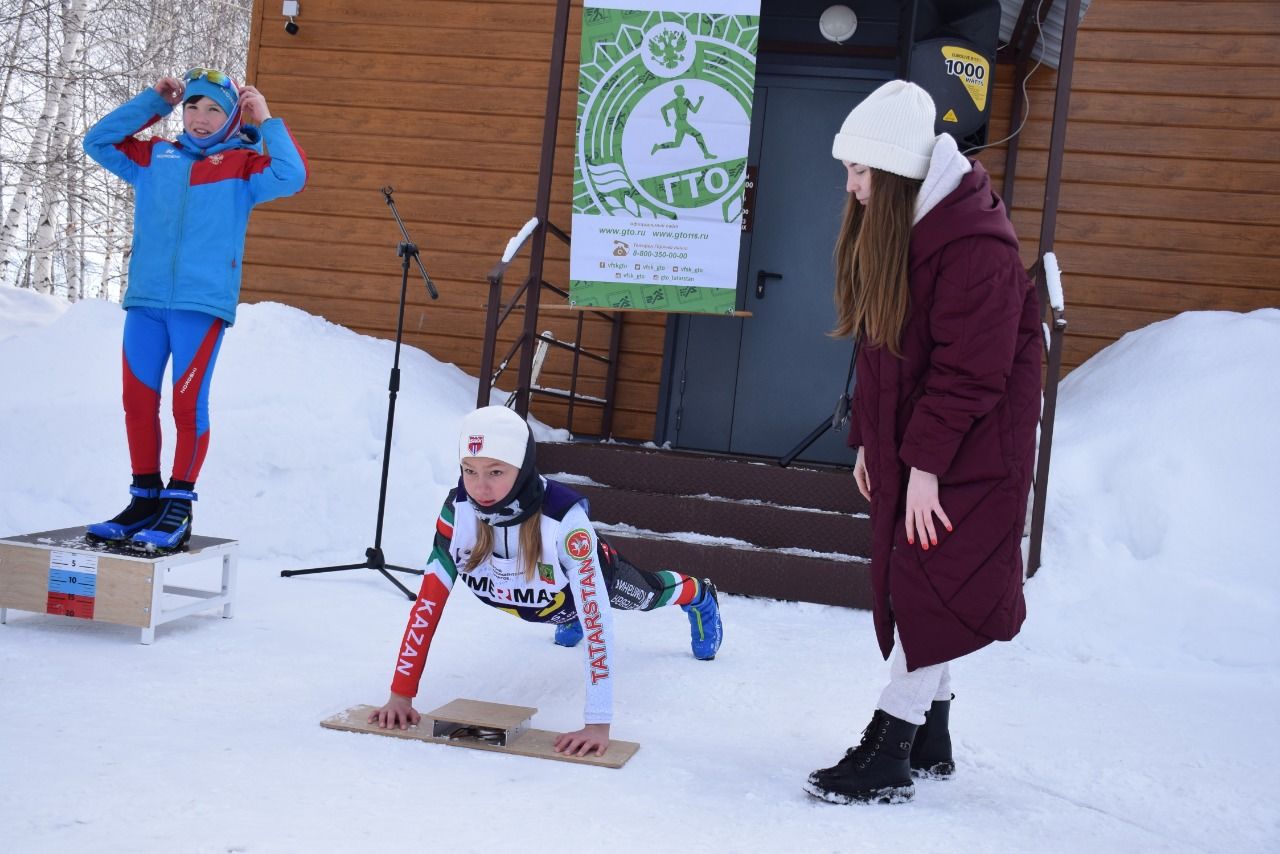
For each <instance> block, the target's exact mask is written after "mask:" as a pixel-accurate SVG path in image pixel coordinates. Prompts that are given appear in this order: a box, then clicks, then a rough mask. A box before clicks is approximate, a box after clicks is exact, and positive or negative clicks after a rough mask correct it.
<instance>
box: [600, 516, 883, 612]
mask: <svg viewBox="0 0 1280 854" xmlns="http://www.w3.org/2000/svg"><path fill="white" fill-rule="evenodd" d="M599 532H600V534H601V536H603V537H604V538H605V539H607V540H608V541H609V543H610V544H611V545H612V546H613V547H614V548H616V549H617V550H618V551H619V552H620V553H622V554H623V555H624V556H625V557H626V558H627V560H629V561H631V562H632V563H634V564H636V565H637V566H641V567H644V568H646V569H674V570H676V571H678V572H683V573H685V574H686V575H694V576H697V577H699V578H703V577H707V578H710V579H711V580H712V581H714V582H715V583H716V586H717V587H718V588H719V589H720V590H722V591H724V592H725V593H734V594H739V595H744V596H760V597H765V598H769V599H783V600H794V601H800V602H816V603H818V604H820V605H842V606H844V607H846V608H862V609H866V610H870V608H871V580H870V575H869V573H868V569H869V567H868V565H867V564H866V563H865V562H864V561H863V560H862V559H859V558H853V557H850V556H849V555H834V554H833V555H822V554H817V553H807V554H806V553H798V552H794V551H781V550H776V549H761V548H756V547H752V546H750V545H749V544H746V543H736V544H734V543H726V542H723V541H720V542H704V541H699V540H697V539H695V537H696V535H685V536H686V537H688V538H681V539H676V538H671V537H669V536H664V535H660V534H657V533H656V532H649V531H636V530H629V529H625V528H614V527H610V526H600V531H599ZM677 536H678V535H677Z"/></svg>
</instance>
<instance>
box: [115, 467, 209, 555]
mask: <svg viewBox="0 0 1280 854" xmlns="http://www.w3.org/2000/svg"><path fill="white" fill-rule="evenodd" d="M195 488H196V485H195V484H194V483H190V482H188V481H185V480H171V481H169V485H168V486H167V487H166V488H164V489H162V490H160V515H159V516H157V517H156V520H155V522H153V523H152V524H151V525H150V526H149V527H147V528H145V529H143V530H141V531H139V532H138V533H136V534H134V535H133V539H131V540H130V542H131V543H132V544H133V545H134V546H135V547H141V548H145V549H146V550H147V551H164V552H167V551H175V550H177V549H180V548H182V547H183V546H184V545H186V542H187V540H189V539H191V520H192V513H191V502H193V501H195V500H196V498H197V497H198V496H197V495H196V494H195V492H193V491H192V490H194V489H195Z"/></svg>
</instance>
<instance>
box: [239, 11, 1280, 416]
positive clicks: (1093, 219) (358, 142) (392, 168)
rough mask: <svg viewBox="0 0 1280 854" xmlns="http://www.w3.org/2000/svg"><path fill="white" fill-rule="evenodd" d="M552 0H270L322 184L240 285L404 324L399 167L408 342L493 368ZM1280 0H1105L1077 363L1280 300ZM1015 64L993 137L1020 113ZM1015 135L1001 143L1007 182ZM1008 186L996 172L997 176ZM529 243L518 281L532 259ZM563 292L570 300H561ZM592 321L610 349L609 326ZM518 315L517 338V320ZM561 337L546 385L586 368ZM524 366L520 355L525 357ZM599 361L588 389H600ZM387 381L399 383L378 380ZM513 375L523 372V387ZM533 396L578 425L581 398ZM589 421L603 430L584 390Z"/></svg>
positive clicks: (1088, 106) (264, 32)
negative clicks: (1192, 322) (488, 278)
mask: <svg viewBox="0 0 1280 854" xmlns="http://www.w3.org/2000/svg"><path fill="white" fill-rule="evenodd" d="M554 7H555V4H554V3H553V2H550V0H475V2H463V1H462V0H367V2H362V0H307V2H306V3H305V4H304V8H303V10H302V14H301V15H300V16H299V18H298V23H299V25H300V27H301V29H300V31H299V33H298V34H297V35H296V36H289V35H287V34H286V33H285V32H284V30H283V26H282V23H283V19H282V18H281V17H280V15H279V7H278V4H277V3H276V0H270V2H264V0H255V6H254V18H255V20H254V30H253V34H252V41H251V46H250V54H249V65H248V67H249V79H250V80H251V81H253V82H254V83H255V84H256V85H257V86H258V87H259V88H261V89H262V90H263V92H264V93H265V94H266V96H267V98H268V100H269V102H270V104H271V107H272V110H273V111H274V112H275V113H276V114H277V115H280V116H283V117H285V119H286V120H287V121H288V122H289V125H290V128H291V129H292V130H293V131H294V133H295V135H296V136H297V137H298V139H299V141H300V143H301V144H302V146H303V147H304V148H305V149H306V151H307V154H308V157H309V163H310V169H311V174H310V182H309V186H308V189H307V190H306V192H304V193H303V194H301V195H300V196H297V197H295V198H292V199H288V200H284V201H282V202H276V203H272V204H271V205H268V206H266V207H264V208H262V209H261V210H259V211H258V212H257V213H255V214H254V218H253V222H252V224H251V227H250V232H249V239H248V244H247V247H246V253H245V276H244V290H243V298H244V299H245V300H246V301H249V302H254V301H261V300H276V301H280V302H285V303H289V304H291V305H295V306H298V307H300V308H302V309H305V310H307V311H311V312H314V313H317V314H321V315H323V316H325V317H326V318H328V319H329V320H332V321H334V322H336V323H341V324H343V325H345V326H348V327H350V328H352V329H355V330H357V331H359V332H363V333H367V334H371V335H379V336H384V337H391V336H393V335H394V331H395V322H396V304H397V301H398V298H399V284H400V261H399V259H398V258H397V257H396V254H395V247H396V245H397V243H398V242H399V240H400V236H399V232H398V231H397V230H396V227H395V223H394V221H393V220H392V219H391V217H390V215H389V212H388V211H387V209H386V205H385V203H384V201H383V197H382V195H381V193H380V192H379V188H380V187H382V186H383V185H387V184H390V185H392V186H394V187H395V189H396V200H397V204H398V205H399V208H400V213H401V216H402V217H403V218H404V220H405V223H406V225H407V226H408V228H409V229H410V233H411V234H412V235H413V237H414V238H415V239H416V240H417V241H418V242H419V244H420V246H421V248H422V259H423V262H424V263H425V264H426V265H427V268H428V269H429V270H430V272H431V274H432V277H433V278H434V279H435V281H436V283H437V285H438V287H439V288H440V292H441V298H440V300H439V301H436V302H432V301H430V300H429V299H427V296H426V293H425V289H424V288H423V287H422V284H421V281H420V280H418V279H417V278H416V274H414V278H411V279H410V282H409V300H408V309H407V311H406V319H405V341H406V343H407V344H410V345H412V346H415V347H419V348H421V349H424V350H427V351H428V352H430V353H431V354H432V355H433V356H435V357H436V358H438V359H441V360H443V361H448V362H454V363H456V364H457V365H458V366H459V367H461V368H462V369H463V370H465V371H467V372H468V373H471V374H475V373H476V372H477V371H478V369H479V361H480V344H481V341H482V338H483V332H484V309H485V305H486V301H487V296H488V289H487V284H486V282H485V274H486V273H487V272H488V270H489V269H490V268H491V267H492V266H493V264H494V263H495V262H496V261H497V260H498V258H499V256H500V255H501V252H502V250H503V248H504V246H505V245H506V242H507V240H508V238H510V237H511V235H512V234H514V233H515V232H516V231H517V230H518V229H519V228H520V226H521V225H522V224H523V223H524V222H525V221H526V220H527V219H528V218H529V217H530V216H531V215H532V212H533V207H534V199H535V195H536V189H537V170H538V162H539V153H540V145H541V140H542V124H543V111H544V108H545V101H546V91H545V89H546V83H547V74H548V62H549V59H550V51H551V29H552V24H553V19H554V11H555V8H554ZM580 17H581V4H580V3H576V4H575V8H574V12H573V15H572V19H571V24H570V34H569V40H568V44H567V49H566V53H567V61H566V65H565V74H564V81H563V85H562V101H561V109H560V119H559V124H558V146H557V156H556V164H555V169H554V174H555V176H556V178H555V185H554V192H553V204H552V215H551V219H552V222H554V223H555V224H557V225H559V226H560V227H561V228H564V229H565V230H568V228H569V224H570V199H569V195H570V190H571V186H570V185H571V174H572V155H573V127H574V111H575V106H576V89H577V51H578V42H579V37H580ZM1277 36H1280V3H1274V2H1269V0H1230V1H1229V2H1228V0H1223V2H1179V1H1178V0H1095V2H1094V3H1093V4H1092V5H1091V7H1090V9H1089V11H1088V15H1087V16H1086V18H1085V20H1084V22H1083V23H1082V26H1081V30H1080V33H1079V40H1078V45H1077V61H1076V66H1075V71H1074V75H1073V87H1072V89H1073V91H1072V98H1071V110H1070V122H1069V127H1068V134H1067V154H1066V157H1065V160H1064V164H1063V181H1062V188H1061V194H1060V200H1059V213H1058V221H1057V231H1056V242H1055V249H1056V251H1057V253H1058V257H1059V259H1060V262H1061V265H1062V268H1063V271H1064V284H1065V290H1066V298H1067V308H1068V317H1069V320H1070V327H1069V333H1068V336H1067V343H1066V354H1065V360H1064V369H1066V370H1069V369H1071V368H1073V367H1075V366H1077V365H1079V364H1080V363H1081V362H1083V361H1084V360H1085V359H1087V358H1089V357H1090V356H1091V355H1093V354H1094V353H1096V352H1097V351H1098V350H1100V349H1102V348H1103V347H1105V346H1106V345H1107V344H1109V343H1111V342H1112V341H1114V340H1115V339H1116V338H1118V337H1119V336H1120V335H1123V334H1124V333H1125V332H1127V331H1129V330H1132V329H1135V328H1138V327H1140V326H1143V325H1146V324H1148V323H1151V322H1153V321H1157V320H1160V319H1163V318H1166V317H1169V316H1172V315H1173V314H1176V313H1178V312H1180V311H1187V310H1204V309H1223V310H1232V311H1248V310H1252V309H1255V308H1259V307H1264V306H1274V305H1277V304H1280V96H1277V94H1276V93H1277V92H1278V91H1280V56H1277V53H1280V51H1277V47H1280V42H1278V41H1277ZM1011 75H1012V68H1011V67H1010V66H1007V65H1001V66H999V67H998V68H997V72H996V86H995V91H994V93H993V108H992V109H993V117H994V118H993V124H992V133H991V137H992V138H993V139H1000V138H1002V137H1004V136H1006V135H1007V134H1008V133H1009V132H1010V129H1011V127H1012V126H1013V124H1015V123H1014V122H1011V121H1010V119H1009V115H1008V114H1009V111H1010V108H1011V103H1012V90H1011V87H1010V77H1011ZM1054 86H1055V72H1054V71H1053V70H1052V69H1049V68H1047V67H1045V68H1041V69H1039V70H1037V71H1036V72H1035V74H1034V75H1033V76H1032V78H1031V81H1030V84H1029V87H1028V91H1029V98H1030V104H1031V114H1030V118H1029V119H1028V121H1027V123H1026V125H1025V127H1024V129H1023V130H1022V133H1021V142H1020V150H1019V159H1018V173H1017V179H1018V180H1017V186H1016V189H1015V196H1014V200H1013V201H1014V203H1013V206H1012V215H1013V219H1014V223H1015V225H1016V227H1017V230H1018V234H1019V236H1020V238H1021V239H1022V241H1023V250H1024V257H1025V259H1026V260H1027V262H1028V263H1030V262H1031V261H1032V260H1034V257H1035V253H1036V246H1037V242H1038V236H1039V229H1040V222H1041V206H1042V202H1043V195H1044V176H1045V168H1046V163H1047V155H1048V147H1049V131H1050V126H1049V123H1050V119H1051V116H1052V109H1053V91H1054ZM1005 150H1006V149H1005V146H1004V145H1000V146H996V147H993V148H991V149H988V150H986V151H984V152H983V153H982V154H981V156H980V159H981V160H982V161H983V162H984V164H985V165H986V166H987V168H988V169H989V170H990V171H991V172H992V174H993V177H994V178H995V180H996V181H997V182H999V181H1000V179H1001V177H1002V175H1003V170H1004V160H1005ZM997 186H999V184H998V183H997ZM548 246H549V256H548V263H547V267H546V278H547V280H548V281H550V282H552V283H555V284H557V285H560V286H562V287H563V286H565V285H566V284H567V274H568V261H567V259H568V252H567V249H566V248H565V247H564V246H563V245H562V244H560V243H559V242H558V241H556V240H555V239H549V242H548ZM523 257H526V256H522V260H521V261H520V262H518V263H517V264H515V265H513V267H512V268H511V270H510V272H509V274H508V280H507V288H506V293H507V298H509V297H510V295H511V294H512V293H514V291H515V288H516V286H517V285H518V284H519V283H520V282H522V281H523V278H524V276H525V275H526V274H527V264H526V263H525V262H524V261H523ZM553 302H554V301H553ZM586 317H587V319H586V323H585V326H586V330H585V340H586V342H587V343H588V345H589V346H592V347H593V348H596V349H597V350H599V351H600V352H604V348H605V347H607V328H606V326H605V324H603V323H601V322H599V321H597V320H595V319H594V317H593V316H592V315H587V316H586ZM577 319H578V313H577V312H572V311H568V310H565V309H563V308H556V307H546V306H545V303H544V311H543V312H542V314H541V317H540V319H539V329H540V330H548V331H551V332H552V334H554V335H555V336H556V337H557V338H558V339H561V340H569V339H571V338H572V336H573V327H574V325H575V324H576V322H577ZM519 323H520V319H519V313H518V312H517V313H516V314H513V316H512V319H511V320H510V321H508V324H507V326H506V327H505V328H504V332H503V335H502V340H501V341H500V343H499V346H498V353H497V356H498V357H499V358H500V357H501V356H502V355H503V354H504V353H505V352H506V350H507V348H508V347H509V346H510V342H511V341H512V340H513V336H514V335H515V334H516V332H517V327H518V326H519ZM664 337H665V318H664V316H662V315H646V314H641V313H632V314H628V315H627V316H626V320H625V323H624V332H623V338H622V347H623V355H622V359H621V364H620V372H619V384H618V395H617V407H618V408H617V413H616V416H615V424H614V435H615V436H618V437H621V438H631V439H651V438H653V435H654V428H655V414H656V407H657V400H658V387H659V377H660V374H661V370H662V354H663V343H664ZM570 369H571V364H570V356H569V354H567V353H563V352H559V351H556V350H553V351H552V353H551V355H549V356H548V359H547V363H546V367H545V369H544V372H543V375H542V379H541V384H542V385H544V386H549V387H554V388H561V389H565V388H568V386H569V382H570V380H569V375H570ZM513 372H514V371H513ZM603 377H604V370H603V368H602V367H601V366H598V365H594V364H593V363H590V362H586V361H584V362H583V365H582V368H581V378H580V382H579V388H580V390H581V391H583V392H586V393H589V394H599V393H600V392H601V389H602V385H603ZM370 381H371V382H378V381H380V380H378V379H377V378H371V379H370ZM513 382H514V376H513V375H512V376H510V377H509V378H508V379H507V380H506V381H505V382H503V383H501V384H500V385H502V387H504V388H510V387H511V385H512V383H513ZM534 412H535V413H536V414H537V415H538V416H539V417H541V418H543V419H544V420H547V421H549V422H550V423H553V424H562V423H563V419H564V408H563V406H562V405H561V404H557V403H549V402H545V401H539V402H537V403H536V404H535V407H534ZM574 426H575V429H576V430H577V431H578V432H582V433H591V432H595V430H596V428H597V426H598V421H596V420H595V410H593V409H592V408H590V407H580V408H579V409H578V411H577V414H576V415H575V425H574Z"/></svg>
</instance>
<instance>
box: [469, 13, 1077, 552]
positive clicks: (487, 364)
mask: <svg viewBox="0 0 1280 854" xmlns="http://www.w3.org/2000/svg"><path fill="white" fill-rule="evenodd" d="M1058 2H1061V3H1064V19H1063V34H1062V47H1061V52H1060V54H1059V61H1058V69H1057V71H1058V76H1057V87H1056V91H1055V94H1054V109H1053V123H1052V127H1051V131H1050V143H1049V158H1048V166H1047V169H1046V175H1045V193H1044V204H1043V208H1042V218H1041V223H1040V236H1039V243H1038V245H1037V247H1036V258H1037V261H1036V263H1035V265H1033V268H1032V274H1033V275H1034V276H1035V278H1036V282H1037V288H1038V289H1039V292H1040V297H1041V305H1042V307H1043V308H1044V311H1045V312H1046V313H1047V315H1048V316H1049V322H1048V326H1049V341H1048V343H1047V345H1046V351H1047V358H1048V369H1047V372H1046V378H1045V391H1044V408H1043V410H1042V413H1041V424H1040V443H1039V449H1038V454H1037V464H1036V475H1035V483H1034V490H1035V491H1034V498H1033V502H1032V525H1031V548H1030V554H1029V558H1028V561H1027V576H1028V577H1030V576H1032V575H1034V574H1035V572H1036V570H1037V569H1038V568H1039V566H1040V549H1041V540H1042V538H1043V532H1044V513H1045V502H1046V496H1047V490H1048V483H1049V460H1050V456H1051V452H1052V449H1053V422H1054V416H1055V413H1056V409H1057V396H1058V374H1059V373H1060V372H1061V368H1062V344H1063V335H1064V333H1065V330H1066V325H1067V321H1066V316H1065V314H1064V312H1063V311H1061V310H1060V309H1054V308H1053V307H1052V306H1050V305H1049V304H1048V300H1047V292H1046V288H1045V282H1044V256H1045V254H1046V253H1048V252H1052V251H1053V240H1054V229H1055V227H1056V225H1057V216H1058V193H1059V189H1060V185H1061V181H1062V158H1063V152H1064V149H1065V145H1066V131H1067V114H1068V111H1069V108H1070V103H1071V77H1072V72H1073V69H1074V65H1075V48H1076V33H1077V30H1078V29H1079V21H1080V0H1023V4H1022V9H1021V11H1020V12H1019V14H1018V20H1017V23H1016V24H1015V25H1014V29H1013V33H1012V36H1011V38H1010V40H1009V44H1008V45H1007V46H1006V47H1005V48H1004V49H1003V50H1002V51H1001V54H1000V58H1002V59H1005V60H1010V61H1012V62H1013V65H1014V79H1013V105H1012V108H1011V110H1010V130H1012V129H1013V127H1014V125H1015V123H1016V122H1018V121H1020V116H1021V114H1022V109H1023V102H1022V87H1023V84H1024V82H1025V81H1026V79H1027V76H1028V73H1029V72H1028V66H1029V64H1030V58H1031V55H1032V52H1033V51H1034V49H1035V46H1036V43H1037V41H1038V39H1039V34H1040V32H1041V25H1042V24H1043V21H1044V19H1045V17H1046V16H1047V15H1048V13H1049V10H1050V9H1051V8H1052V7H1053V5H1054V4H1055V3H1058ZM570 5H571V4H570V0H557V3H556V18H555V31H554V36H553V42H552V54H551V69H550V75H549V79H548V83H547V108H546V113H545V118H544V125H543V134H542V159H541V163H540V166H539V175H538V197H537V203H536V216H537V219H538V223H537V226H536V228H535V229H534V230H533V233H532V235H531V237H532V244H531V247H530V264H529V276H528V278H527V279H526V280H525V282H524V284H523V285H522V286H521V287H520V288H518V289H517V290H516V293H515V294H514V295H513V297H512V298H511V301H510V302H509V303H508V304H507V305H505V306H503V305H502V280H503V275H504V273H505V271H506V269H507V266H508V265H509V261H503V262H501V263H499V264H498V265H497V266H495V267H494V268H493V270H491V271H490V273H489V275H488V279H489V304H488V312H487V316H486V321H485V340H484V349H483V350H482V353H481V363H480V377H481V382H480V388H479V390H478V393H477V399H476V403H477V405H481V406H483V405H485V404H487V403H488V402H489V395H490V392H491V390H492V388H493V385H494V383H495V382H496V381H497V379H498V377H499V376H501V375H502V373H503V371H505V370H506V368H507V367H508V365H509V363H510V360H511V359H512V358H513V357H514V356H515V354H516V352H517V351H519V352H520V369H519V375H518V379H517V387H516V411H518V412H519V413H520V414H521V415H525V414H527V413H528V408H529V400H530V397H531V396H532V395H534V394H542V395H547V396H552V397H559V398H561V399H567V400H568V401H569V422H568V425H567V426H568V428H569V429H570V430H572V429H573V413H574V405H575V403H579V402H585V403H590V404H593V405H599V406H602V407H603V410H604V412H603V415H602V420H601V430H600V433H601V435H604V436H608V435H610V433H611V432H612V425H613V409H614V395H615V391H616V384H617V368H618V354H619V351H620V342H621V333H622V315H621V313H620V312H593V313H595V314H598V315H599V316H601V317H603V318H605V319H606V320H608V321H609V322H610V323H611V324H612V330H611V334H610V344H609V355H608V356H607V357H604V356H600V355H599V354H594V353H590V352H588V351H586V350H585V349H583V348H582V346H581V341H582V326H583V314H584V313H579V315H578V324H577V338H576V339H575V343H574V344H573V345H569V344H566V343H563V342H560V341H556V340H555V339H552V338H549V337H547V336H543V335H539V334H538V332H537V323H538V310H539V305H540V299H541V293H542V290H543V288H547V289H550V290H551V291H553V292H554V293H556V294H558V295H560V296H562V297H565V298H566V299H567V298H568V294H567V292H566V291H564V290H562V289H560V288H557V287H555V286H553V285H551V284H549V283H548V282H546V281H544V279H543V266H544V260H545V253H546V242H547V233H548V232H550V233H551V234H552V235H554V236H555V237H557V238H559V239H560V240H562V241H564V243H565V244H568V243H569V239H570V238H569V235H568V234H566V233H565V232H564V231H562V230H561V229H559V228H556V227H555V226H554V225H553V224H552V223H550V222H549V221H548V220H547V215H548V211H549V209H550V201H551V180H552V168H553V166H554V163H555V143H556V123H557V120H558V117H559V113H560V88H561V84H562V81H563V77H564V59H565V42H566V39H567V34H568V27H569V7H570ZM1020 140H1021V135H1020V134H1015V135H1014V136H1013V137H1012V138H1011V139H1010V140H1009V142H1008V146H1007V148H1006V155H1005V171H1004V181H1003V192H1002V196H1003V198H1004V202H1005V206H1006V208H1007V210H1008V211H1009V212H1010V215H1012V211H1013V198H1014V190H1015V184H1016V174H1015V173H1016V171H1017V164H1018V148H1019V142H1020ZM525 242H529V240H528V238H526V241H525ZM521 246H523V244H521ZM512 254H513V255H514V253H512ZM522 297H523V298H524V299H525V305H524V312H525V314H524V328H523V331H522V332H521V334H520V335H519V336H518V337H517V338H516V341H515V343H514V344H513V345H512V347H511V349H510V351H509V352H508V353H507V355H506V356H505V357H504V358H503V359H502V360H501V361H500V362H499V367H498V370H497V371H496V372H495V371H494V351H495V349H496V346H497V336H498V330H499V328H500V327H501V325H502V323H503V321H505V320H506V319H507V317H508V316H509V315H510V314H511V312H512V310H514V309H515V308H516V307H517V305H518V303H519V302H520V299H521V298H522ZM538 341H546V342H547V343H548V344H550V345H552V346H555V347H559V348H564V349H568V350H572V351H573V353H574V361H573V371H572V379H571V387H570V390H569V391H568V392H563V391H555V390H550V389H540V388H535V387H533V383H532V365H533V352H534V347H535V346H536V343H537V342H538ZM583 356H585V357H587V358H589V359H593V360H598V361H600V362H604V363H606V364H607V365H608V374H607V378H606V380H605V393H604V395H603V397H602V398H596V397H590V396H587V395H581V394H578V392H577V382H578V368H579V363H580V360H581V358H582V357H583Z"/></svg>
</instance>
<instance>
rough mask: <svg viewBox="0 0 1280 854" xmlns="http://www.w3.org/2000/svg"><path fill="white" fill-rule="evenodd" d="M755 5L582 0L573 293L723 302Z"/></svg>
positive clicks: (740, 176) (577, 300) (689, 307)
mask: <svg viewBox="0 0 1280 854" xmlns="http://www.w3.org/2000/svg"><path fill="white" fill-rule="evenodd" d="M636 7H644V8H640V9H638V8H636ZM759 10H760V4H759V2H758V0H749V2H744V1H743V0H671V2H662V0H659V2H642V0H586V6H585V8H584V10H583V23H582V58H581V64H580V66H579V85H578V124H577V146H576V152H575V157H574V170H573V181H574V183H573V190H574V199H573V243H572V248H571V251H570V268H569V278H570V285H569V299H570V303H571V304H572V305H574V306H578V307H585V306H607V307H610V308H627V309H648V310H651V311H681V312H700V313H711V314H726V313H729V312H732V311H733V309H734V304H735V301H736V288H737V278H738V249H739V245H740V241H741V237H742V231H741V219H742V200H743V191H744V184H745V179H746V166H747V145H748V143H749V141H750V137H751V101H752V94H753V92H754V89H755V69H756V63H755V55H756V43H757V38H758V32H759V23H760V17H759Z"/></svg>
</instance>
